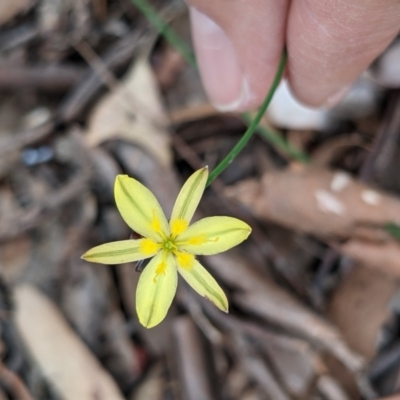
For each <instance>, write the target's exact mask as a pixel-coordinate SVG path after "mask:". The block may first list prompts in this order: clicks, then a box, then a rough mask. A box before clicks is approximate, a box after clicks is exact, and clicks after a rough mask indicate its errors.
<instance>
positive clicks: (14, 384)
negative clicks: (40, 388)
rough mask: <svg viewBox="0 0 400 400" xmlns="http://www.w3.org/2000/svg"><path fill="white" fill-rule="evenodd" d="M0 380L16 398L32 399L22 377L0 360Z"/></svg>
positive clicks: (20, 399)
mask: <svg viewBox="0 0 400 400" xmlns="http://www.w3.org/2000/svg"><path fill="white" fill-rule="evenodd" d="M0 382H1V383H2V384H3V385H4V386H5V387H6V388H7V389H8V390H9V391H10V392H11V393H12V394H13V396H14V397H15V398H16V399H18V400H33V397H32V396H31V394H30V393H29V391H28V388H27V387H26V386H25V384H24V382H23V381H22V379H21V378H20V377H19V376H18V375H17V374H15V373H14V372H12V371H10V370H9V369H8V368H7V367H6V366H5V365H4V364H3V363H2V362H1V361H0Z"/></svg>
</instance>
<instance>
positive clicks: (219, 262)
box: [0, 0, 400, 400]
mask: <svg viewBox="0 0 400 400" xmlns="http://www.w3.org/2000/svg"><path fill="white" fill-rule="evenodd" d="M173 3H174V2H168V4H165V7H167V6H168V5H169V6H171V7H167V8H166V9H160V12H161V13H163V12H166V13H167V15H168V16H169V18H170V19H171V21H173V24H174V28H175V29H177V30H178V31H179V32H180V33H181V34H182V35H184V37H185V38H187V34H188V33H187V32H188V29H187V28H188V21H187V15H186V13H185V12H182V10H183V8H182V7H178V6H177V5H176V4H175V5H174V4H173ZM1 7H6V8H7V10H6V11H5V12H4V13H1V15H2V18H3V19H2V20H0V23H1V24H2V27H1V30H0V52H1V57H2V66H1V73H2V76H3V77H10V78H12V79H5V78H4V79H3V80H2V79H0V101H1V102H2V110H3V111H4V112H1V113H0V154H1V158H0V221H1V224H0V354H1V361H0V399H3V398H4V399H17V398H18V399H23V400H30V399H35V398H37V399H43V400H62V399H74V400H75V399H79V400H85V399H88V400H89V399H93V398H97V399H101V398H104V399H114V398H115V399H132V400H142V399H145V398H152V399H155V400H158V399H160V400H162V399H181V398H187V399H197V398H199V396H200V397H201V398H204V399H227V400H230V399H232V400H234V399H240V400H242V399H243V400H245V399H260V400H261V399H267V398H270V399H283V400H286V399H287V400H301V399H321V400H325V399H328V400H330V399H332V400H335V399H341V400H346V399H376V398H379V399H383V398H387V399H389V398H390V399H391V400H396V398H398V396H396V395H395V393H396V392H398V391H399V390H400V373H399V371H400V362H399V359H400V358H399V357H398V356H397V355H398V354H400V350H399V349H400V335H399V332H400V330H399V326H400V319H399V310H400V306H399V301H398V299H399V284H398V276H399V272H400V264H399V260H400V244H399V242H398V240H397V239H396V237H395V235H393V234H392V232H393V231H390V230H388V229H387V227H388V226H389V225H388V224H391V225H390V226H392V227H393V226H394V227H396V226H397V225H400V202H399V195H400V185H399V184H398V179H397V177H398V173H397V171H398V167H399V162H398V160H399V157H398V154H400V149H399V145H398V143H399V137H398V135H399V132H400V128H399V127H400V117H399V115H400V112H399V110H400V97H399V94H398V92H397V90H396V89H394V88H395V87H396V81H395V80H393V76H395V74H393V71H394V70H395V68H396V65H398V64H399V63H398V62H397V61H396V58H395V55H396V54H397V53H396V46H397V47H398V41H395V42H394V43H393V44H392V46H391V47H390V49H389V50H388V52H389V53H390V54H389V53H388V54H383V55H382V56H381V58H380V59H379V60H378V61H377V62H375V63H374V65H373V68H372V70H371V72H370V75H369V77H368V76H367V77H366V76H363V77H362V79H361V80H360V81H359V82H358V83H357V84H356V85H355V87H354V88H353V89H354V90H353V91H352V92H351V93H350V95H349V97H348V98H346V99H344V101H343V102H342V103H341V104H340V105H339V106H338V108H337V109H334V110H332V111H331V112H325V111H324V112H323V113H320V114H319V115H323V123H319V124H317V125H315V121H307V115H309V114H307V113H305V114H301V113H302V109H301V108H296V110H297V111H296V112H298V113H300V114H299V115H296V118H294V119H292V120H291V121H284V120H283V121H282V115H283V116H284V115H288V112H287V109H285V107H289V106H290V107H292V109H293V103H292V100H291V99H289V100H287V101H281V102H280V103H279V104H278V103H276V104H275V107H278V109H277V112H278V114H279V126H277V125H276V124H277V122H276V121H277V120H278V119H277V117H276V115H278V114H276V115H275V116H272V117H271V116H267V118H266V119H265V120H264V121H263V124H264V126H266V127H267V128H272V129H275V130H277V131H279V132H280V133H281V134H282V135H284V136H285V138H286V139H287V140H289V142H290V143H291V144H295V145H297V146H299V147H301V149H302V150H303V151H306V152H308V154H309V155H310V156H311V158H312V160H313V162H312V165H311V166H307V167H305V166H300V165H298V164H296V163H295V162H290V160H289V159H288V157H287V156H285V155H283V154H282V153H281V152H280V151H279V150H276V149H275V148H274V147H273V146H271V145H270V144H269V143H268V142H266V141H265V140H264V139H261V138H259V137H255V138H254V139H253V140H252V141H251V142H250V144H249V145H248V147H247V148H246V149H245V150H244V151H243V152H242V153H241V154H240V155H239V157H238V158H237V159H236V160H235V161H234V163H233V164H232V165H231V166H230V167H229V168H228V169H227V170H226V171H224V173H223V174H222V175H221V176H220V177H219V178H218V180H216V181H215V182H214V183H213V185H212V186H211V187H210V188H209V189H207V190H206V192H205V195H204V199H203V200H202V203H201V204H200V208H199V210H198V213H197V215H196V216H195V219H200V218H201V217H207V216H210V215H230V216H234V217H237V218H240V219H242V220H245V221H246V222H247V223H248V224H249V225H251V227H252V229H253V233H252V235H251V237H250V239H249V241H248V242H246V243H244V244H242V245H241V246H240V247H239V248H238V249H236V250H235V251H230V252H228V253H225V254H222V255H217V256H211V257H208V258H206V259H204V260H201V262H203V263H204V265H205V266H206V267H207V268H208V269H209V270H210V271H211V272H212V273H213V275H215V276H216V278H217V279H218V282H219V283H220V284H221V286H222V287H223V289H224V291H225V292H226V293H227V295H228V298H229V302H230V304H231V307H230V309H231V311H230V313H229V314H223V313H220V312H219V311H218V310H216V309H214V308H213V307H212V306H210V304H209V302H208V301H207V300H206V299H202V298H201V297H199V296H197V295H196V294H194V293H193V292H191V291H189V290H188V289H187V287H186V286H185V284H184V283H183V282H182V283H183V284H182V285H179V289H178V292H177V297H176V299H175V301H174V303H173V305H172V307H171V309H170V310H169V313H168V315H167V318H166V320H165V321H164V322H163V323H162V324H161V325H160V326H157V327H155V328H154V329H151V330H147V329H145V328H143V327H142V326H140V324H139V323H138V319H137V315H136V311H135V310H136V304H135V296H134V293H135V290H136V285H137V281H138V279H139V276H140V275H139V273H138V272H136V271H135V265H134V263H126V264H123V265H119V266H113V267H109V266H101V265H90V264H88V263H85V262H84V261H82V260H80V255H81V254H82V253H84V252H85V251H86V250H87V249H89V248H90V247H93V246H96V245H98V244H101V243H105V242H110V241H111V242H112V241H118V240H125V239H128V238H129V237H130V235H131V233H132V232H130V231H129V229H128V227H127V226H126V225H125V224H124V222H123V221H122V219H121V217H120V216H119V214H118V213H117V211H116V207H115V204H114V201H113V185H114V180H115V177H116V176H117V175H118V174H128V175H130V176H133V177H135V179H138V180H140V181H141V182H142V183H143V184H144V185H146V186H147V187H148V188H149V189H150V190H151V191H153V192H154V193H155V195H156V197H157V198H158V199H159V200H160V203H161V204H162V206H163V208H164V210H165V212H166V213H167V214H169V213H170V211H171V209H172V207H173V202H174V200H175V198H176V195H177V193H178V191H179V188H180V186H181V185H182V183H183V182H184V181H185V180H186V179H187V178H188V177H189V176H190V175H191V173H192V172H193V171H194V170H197V169H199V168H201V167H203V166H204V165H208V166H209V168H210V170H212V168H213V167H214V166H215V165H216V164H217V163H218V161H219V160H221V159H222V158H223V157H224V156H225V155H226V153H227V152H228V151H229V149H230V148H232V146H233V145H234V144H235V143H236V142H237V140H238V139H239V138H240V135H241V134H242V133H243V131H244V125H243V122H242V121H241V120H240V119H239V118H238V117H237V116H235V115H220V114H218V113H217V112H216V111H215V110H213V109H212V107H211V106H210V104H208V102H207V100H206V99H205V97H204V93H203V92H202V91H201V90H200V89H199V88H200V86H201V85H200V81H199V78H198V76H197V73H196V71H195V70H194V69H193V68H190V67H188V66H186V65H185V64H184V62H183V61H182V59H181V58H180V56H179V54H178V53H177V52H176V50H175V49H172V48H171V47H169V46H168V45H167V44H166V43H165V42H164V41H163V40H162V39H161V38H159V40H157V42H156V44H155V46H153V43H154V40H148V39H149V35H150V37H153V38H154V33H150V34H149V29H148V23H147V21H146V20H145V19H144V17H143V16H141V15H140V14H139V13H138V12H137V10H136V9H135V8H134V7H133V6H132V4H131V3H129V2H128V1H121V2H109V1H103V0H94V1H92V2H88V1H73V0H71V1H69V2H67V3H65V4H64V5H63V4H62V3H60V2H49V1H47V0H37V1H35V2H31V1H22V0H20V1H16V2H14V3H13V4H11V3H10V4H6V3H4V5H3V4H2V5H1ZM35 27H36V28H35ZM149 43H151V45H149ZM145 54H147V55H149V56H145ZM393 60H395V61H393ZM390 63H391V64H390ZM51 68H53V69H51ZM12 71H14V74H11V72H12ZM54 71H55V72H54ZM387 71H389V72H387ZM385 74H387V76H385ZM388 82H390V84H388ZM377 85H378V86H377ZM289 95H290V94H289ZM281 100H282V99H281ZM288 104H289V105H288ZM314 117H315V115H314ZM314 117H313V118H314ZM296 120H297V121H301V126H300V125H296ZM282 127H283V128H282ZM390 396H391V397H390Z"/></svg>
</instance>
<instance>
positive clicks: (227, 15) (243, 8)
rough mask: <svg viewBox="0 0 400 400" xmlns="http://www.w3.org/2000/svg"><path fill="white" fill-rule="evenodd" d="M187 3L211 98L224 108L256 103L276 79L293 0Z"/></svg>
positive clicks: (194, 0) (242, 107) (199, 0)
mask: <svg viewBox="0 0 400 400" xmlns="http://www.w3.org/2000/svg"><path fill="white" fill-rule="evenodd" d="M188 2H189V3H190V5H192V6H193V7H191V9H190V15H191V22H192V36H193V41H194V46H195V50H196V56H197V60H198V64H199V69H200V73H201V77H202V80H203V84H204V87H205V89H206V92H207V94H208V96H209V98H210V100H211V102H212V103H213V104H214V105H215V106H216V107H217V108H218V109H220V110H222V111H233V110H234V111H242V110H245V109H250V108H254V107H257V106H258V105H259V104H260V103H261V102H262V100H263V98H264V97H265V95H266V93H267V91H268V88H269V86H270V85H271V83H272V80H273V77H274V75H275V72H276V68H277V66H278V63H279V59H280V56H281V53H282V50H283V45H284V32H285V18H286V17H285V16H286V11H287V7H288V1H287V0H282V1H276V0H247V1H245V0H218V1H214V0H189V1H188ZM194 7H196V8H194Z"/></svg>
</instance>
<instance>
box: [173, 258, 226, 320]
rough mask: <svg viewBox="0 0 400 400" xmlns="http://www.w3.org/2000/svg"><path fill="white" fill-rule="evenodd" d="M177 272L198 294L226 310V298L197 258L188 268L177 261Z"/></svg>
mask: <svg viewBox="0 0 400 400" xmlns="http://www.w3.org/2000/svg"><path fill="white" fill-rule="evenodd" d="M178 272H179V273H180V274H181V275H182V277H183V278H184V279H185V281H186V282H187V283H188V284H189V285H190V286H191V287H192V288H193V289H194V290H195V291H196V292H197V293H198V294H199V295H200V296H203V297H206V298H207V299H209V300H210V301H211V302H212V303H214V304H215V305H216V306H217V307H218V308H219V309H220V310H222V311H225V312H228V300H227V298H226V296H225V293H224V292H223V290H222V289H221V287H220V286H219V285H218V283H217V281H216V280H215V279H214V278H213V277H212V276H211V275H210V273H209V272H208V271H207V270H206V269H205V268H204V267H203V266H202V265H201V264H200V263H199V262H198V261H197V260H194V262H193V264H192V265H191V267H190V268H188V267H184V266H181V265H180V264H179V261H178Z"/></svg>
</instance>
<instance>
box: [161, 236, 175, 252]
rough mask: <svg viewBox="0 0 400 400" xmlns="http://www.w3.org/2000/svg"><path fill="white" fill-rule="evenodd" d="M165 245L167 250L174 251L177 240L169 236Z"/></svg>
mask: <svg viewBox="0 0 400 400" xmlns="http://www.w3.org/2000/svg"><path fill="white" fill-rule="evenodd" d="M163 247H164V249H165V250H167V251H174V250H176V245H175V240H173V239H171V238H168V239H166V240H164V243H163Z"/></svg>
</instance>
